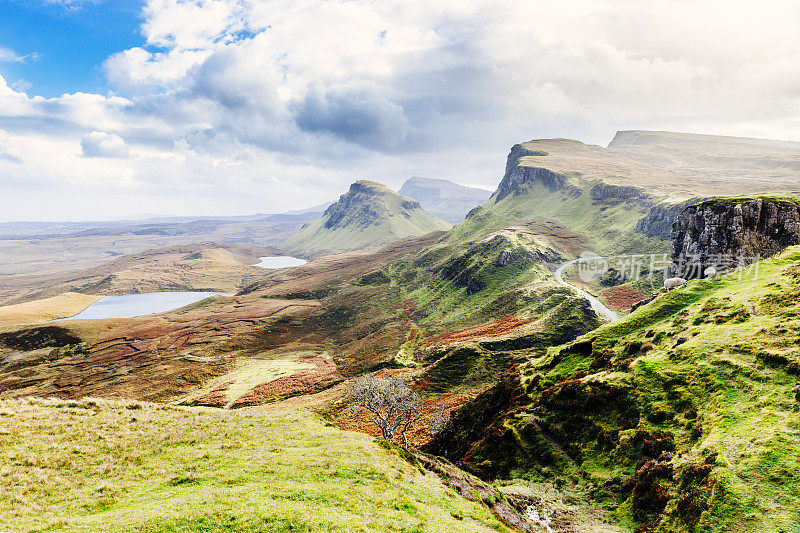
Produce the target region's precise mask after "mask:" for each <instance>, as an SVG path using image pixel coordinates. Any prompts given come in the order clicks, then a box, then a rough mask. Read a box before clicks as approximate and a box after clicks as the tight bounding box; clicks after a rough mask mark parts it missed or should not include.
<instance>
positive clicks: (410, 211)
mask: <svg viewBox="0 0 800 533" xmlns="http://www.w3.org/2000/svg"><path fill="white" fill-rule="evenodd" d="M451 227H452V226H451V224H450V223H448V222H445V221H443V220H439V219H438V218H436V217H434V216H432V215H430V214H429V213H427V212H426V211H425V210H424V209H422V207H420V204H419V202H417V201H415V200H412V199H410V198H406V197H405V196H401V195H399V194H397V193H396V192H394V191H392V190H391V189H389V188H388V187H386V186H385V185H381V184H380V183H376V182H374V181H367V180H360V181H357V182H355V183H353V184H352V185H351V186H350V190H349V191H348V192H347V193H345V194H344V195H342V196H341V197H340V198H339V201H338V202H336V203H335V204H333V205H331V206H330V207H328V209H326V210H325V213H324V214H323V215H322V218H321V219H319V220H316V221H314V222H311V223H309V224H307V225H306V226H304V227H303V228H302V229H300V231H299V232H297V234H295V235H294V236H293V237H292V238H291V239H289V240H288V241H286V242H285V243H284V244H283V245H282V246H283V247H284V248H286V249H288V250H291V251H295V252H300V253H305V254H320V253H332V252H344V251H347V250H356V249H359V248H365V247H367V246H378V245H382V244H387V243H390V242H392V241H396V240H398V239H402V238H405V237H416V236H419V235H425V234H427V233H431V232H433V231H443V230H448V229H450V228H451Z"/></svg>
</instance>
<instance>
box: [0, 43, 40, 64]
mask: <svg viewBox="0 0 800 533" xmlns="http://www.w3.org/2000/svg"><path fill="white" fill-rule="evenodd" d="M38 58H39V54H38V53H36V52H32V53H30V54H25V55H19V54H18V53H16V52H15V51H14V50H12V49H11V48H6V47H5V46H0V63H25V62H26V61H35V60H36V59H38Z"/></svg>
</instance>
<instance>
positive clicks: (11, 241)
mask: <svg viewBox="0 0 800 533" xmlns="http://www.w3.org/2000/svg"><path fill="white" fill-rule="evenodd" d="M13 242H31V241H23V240H3V239H0V244H8V243H13Z"/></svg>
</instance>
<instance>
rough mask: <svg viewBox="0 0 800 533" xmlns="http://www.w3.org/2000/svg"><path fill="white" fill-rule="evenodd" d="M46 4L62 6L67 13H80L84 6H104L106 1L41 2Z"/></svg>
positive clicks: (71, 0)
mask: <svg viewBox="0 0 800 533" xmlns="http://www.w3.org/2000/svg"><path fill="white" fill-rule="evenodd" d="M41 1H42V2H43V3H44V4H50V5H57V6H61V7H63V8H64V9H66V10H67V11H79V10H81V9H83V7H84V6H87V5H93V4H102V3H103V2H104V0H41Z"/></svg>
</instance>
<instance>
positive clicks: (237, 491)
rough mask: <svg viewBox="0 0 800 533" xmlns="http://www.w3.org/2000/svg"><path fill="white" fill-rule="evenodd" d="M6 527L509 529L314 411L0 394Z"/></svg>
mask: <svg viewBox="0 0 800 533" xmlns="http://www.w3.org/2000/svg"><path fill="white" fill-rule="evenodd" d="M0 465H1V466H0V531H92V532H94V531H149V532H152V531H160V532H167V531H181V532H189V531H238V532H245V531H265V532H266V531H269V532H283V531H380V532H387V531H397V532H403V531H405V532H428V531H430V532H452V531H506V528H505V527H504V526H503V525H501V524H500V523H499V522H498V521H497V520H496V519H495V518H494V517H493V515H492V514H491V512H490V511H489V510H488V509H487V508H486V507H485V506H483V505H482V504H479V503H476V502H470V501H467V500H465V499H463V498H462V497H461V496H458V495H456V493H455V492H454V491H453V490H452V489H450V488H448V487H446V486H445V485H444V484H443V483H442V482H441V480H440V479H439V478H438V477H437V476H435V475H433V474H423V473H422V472H421V471H420V470H418V469H417V468H416V467H414V466H411V465H410V464H409V463H407V462H406V461H405V460H403V459H402V458H400V457H399V456H398V455H397V454H396V453H395V452H393V451H391V450H387V449H385V448H383V447H381V446H379V445H378V444H377V443H376V442H375V441H374V440H373V439H372V438H371V437H369V436H366V435H363V434H360V433H352V432H346V431H342V430H339V429H336V428H333V427H330V426H328V425H326V424H325V423H324V422H323V421H322V420H321V419H319V418H317V417H316V416H314V415H312V414H309V413H307V412H287V413H274V412H273V413H268V414H267V413H263V412H261V413H257V412H253V411H246V410H239V411H222V410H215V409H207V408H178V407H168V406H159V405H154V404H143V403H133V402H131V403H126V402H112V401H100V400H84V401H77V402H64V401H57V400H16V401H4V402H0Z"/></svg>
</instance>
